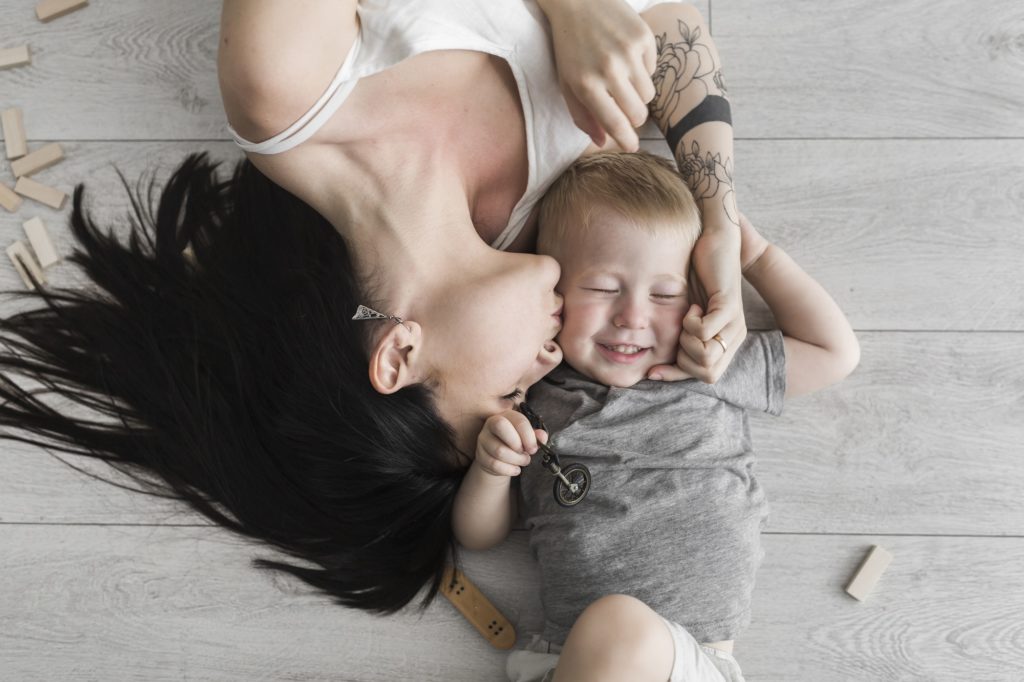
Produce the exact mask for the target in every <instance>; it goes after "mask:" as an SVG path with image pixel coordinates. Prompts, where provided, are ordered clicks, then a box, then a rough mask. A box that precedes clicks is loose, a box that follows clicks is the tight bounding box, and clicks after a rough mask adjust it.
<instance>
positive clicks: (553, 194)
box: [537, 151, 701, 258]
mask: <svg viewBox="0 0 1024 682" xmlns="http://www.w3.org/2000/svg"><path fill="white" fill-rule="evenodd" d="M595 210H612V211H616V212H617V213H619V214H621V215H622V216H623V217H624V218H625V219H626V220H627V221H629V222H631V223H633V225H634V226H636V227H637V228H639V229H642V230H648V231H654V230H664V229H665V227H670V228H671V229H678V230H679V231H680V232H681V233H683V234H685V235H686V236H687V237H688V238H689V246H690V248H692V247H693V245H694V244H695V243H696V242H697V238H698V237H700V231H701V224H700V210H699V209H698V208H697V203H696V202H695V201H694V199H693V194H691V193H690V189H689V188H688V187H687V186H686V183H685V182H683V178H682V176H680V175H679V172H678V171H677V170H676V168H675V166H674V165H673V164H672V162H671V161H669V160H667V159H663V158H661V157H660V156H655V155H654V154H650V153H648V152H644V151H639V152H632V153H626V152H598V153H597V154H591V155H590V156H584V157H582V158H580V159H579V160H578V161H576V163H574V164H573V165H571V166H569V168H568V169H566V171H565V172H564V173H562V175H561V176H560V177H559V178H558V179H557V180H555V182H554V184H552V185H551V187H550V188H549V189H548V191H547V193H546V194H545V195H544V198H543V199H542V200H541V203H540V213H539V215H538V231H537V253H542V254H546V255H551V256H554V257H555V258H558V256H559V246H560V244H562V242H563V241H564V240H565V236H566V234H567V233H568V232H569V230H570V229H577V230H586V229H587V227H588V226H589V225H590V219H591V215H592V214H593V212H594V211H595Z"/></svg>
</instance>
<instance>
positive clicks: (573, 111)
mask: <svg viewBox="0 0 1024 682" xmlns="http://www.w3.org/2000/svg"><path fill="white" fill-rule="evenodd" d="M562 94H563V95H564V96H565V103H566V105H567V106H568V107H569V114H570V115H571V116H572V122H573V123H575V124H576V127H577V128H579V129H580V130H582V131H583V132H585V133H586V134H587V135H588V136H590V139H591V140H592V141H593V142H594V144H596V145H597V146H598V147H603V146H604V143H605V141H606V140H607V137H606V136H605V132H604V128H602V127H601V124H600V123H598V121H597V119H596V118H595V117H594V115H593V114H592V113H590V109H587V107H586V105H584V104H583V103H582V102H580V100H579V98H578V97H576V93H574V92H572V91H571V90H570V89H569V88H567V87H565V86H564V85H563V87H562Z"/></svg>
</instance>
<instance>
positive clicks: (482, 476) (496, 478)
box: [469, 459, 512, 488]
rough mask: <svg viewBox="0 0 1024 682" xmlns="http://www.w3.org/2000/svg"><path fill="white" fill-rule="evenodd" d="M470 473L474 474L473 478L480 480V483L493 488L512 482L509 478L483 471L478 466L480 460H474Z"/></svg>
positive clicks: (479, 465)
mask: <svg viewBox="0 0 1024 682" xmlns="http://www.w3.org/2000/svg"><path fill="white" fill-rule="evenodd" d="M469 469H470V471H471V472H475V473H474V476H475V477H476V478H478V479H479V480H480V482H481V483H482V484H484V485H487V486H493V487H495V488H500V487H501V486H502V485H506V486H507V485H508V484H509V483H511V481H512V477H511V476H503V475H501V474H495V473H492V472H490V471H487V469H484V468H483V466H482V465H481V464H480V460H478V459H474V460H473V464H472V465H471V466H470V468H469Z"/></svg>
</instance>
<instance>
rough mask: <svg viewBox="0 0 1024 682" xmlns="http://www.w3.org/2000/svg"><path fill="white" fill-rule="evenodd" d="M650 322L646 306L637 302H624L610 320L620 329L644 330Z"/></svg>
mask: <svg viewBox="0 0 1024 682" xmlns="http://www.w3.org/2000/svg"><path fill="white" fill-rule="evenodd" d="M649 321H650V315H649V314H648V311H647V306H646V305H645V304H644V303H641V302H639V301H625V302H623V305H622V306H621V307H620V308H619V309H618V310H617V311H616V313H615V316H614V317H613V318H612V324H614V325H615V326H616V327H619V328H620V329H646V328H647V324H648V322H649Z"/></svg>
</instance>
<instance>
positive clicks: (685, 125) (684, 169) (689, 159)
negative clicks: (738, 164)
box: [650, 20, 739, 225]
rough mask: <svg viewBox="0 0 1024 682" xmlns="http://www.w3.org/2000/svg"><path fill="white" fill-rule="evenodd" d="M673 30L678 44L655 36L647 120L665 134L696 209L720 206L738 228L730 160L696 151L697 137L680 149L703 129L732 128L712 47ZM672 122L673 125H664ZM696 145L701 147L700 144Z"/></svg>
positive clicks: (689, 32)
mask: <svg viewBox="0 0 1024 682" xmlns="http://www.w3.org/2000/svg"><path fill="white" fill-rule="evenodd" d="M678 29H679V37H678V39H673V40H670V39H669V35H668V33H662V34H661V35H658V36H655V41H656V43H657V48H658V65H657V68H656V69H655V72H654V75H653V77H652V78H653V81H654V87H655V92H656V95H655V98H654V101H652V102H651V104H650V109H651V115H652V116H653V117H654V119H655V121H657V123H658V126H659V127H660V128H661V130H662V132H663V133H664V134H665V139H666V141H667V142H668V144H669V147H670V148H671V149H672V153H673V154H674V155H675V157H676V162H677V164H678V165H679V171H680V174H681V175H682V176H683V179H684V180H686V183H687V185H689V187H690V189H691V191H692V192H693V196H694V198H695V199H696V200H697V204H698V205H699V206H701V208H702V210H703V208H704V206H705V205H706V202H707V201H708V200H711V199H714V200H715V201H716V202H717V201H722V202H723V206H724V208H725V212H726V215H727V216H728V218H729V219H730V220H732V221H733V222H735V223H736V224H737V225H738V224H739V216H738V214H737V211H736V200H735V194H734V192H733V184H732V159H731V158H730V157H728V156H726V158H725V159H723V158H722V154H721V153H718V152H713V151H704V150H702V149H701V145H700V143H699V142H698V139H700V138H703V135H697V136H694V135H691V139H690V143H689V150H686V145H685V144H684V143H683V137H684V136H685V135H686V134H687V133H691V132H692V131H693V130H694V129H695V128H697V127H698V126H700V125H701V124H703V123H707V122H711V121H720V122H722V123H725V124H727V125H729V126H731V125H732V111H731V107H730V106H729V101H728V99H727V98H726V95H728V91H727V90H726V88H725V81H724V79H723V78H722V72H721V69H720V68H719V65H718V64H717V63H716V59H715V56H714V52H713V49H712V47H711V46H710V45H709V44H708V43H707V42H706V41H702V40H701V27H700V26H697V27H694V28H693V29H691V28H690V26H688V25H687V24H686V22H684V21H682V20H679V21H678ZM695 101H697V102H698V103H697V104H696V106H694V105H693V102H695ZM691 107H692V108H691ZM677 118H678V119H679V120H678V121H676V123H675V124H670V123H669V121H672V120H674V119H677ZM700 141H702V142H705V144H706V143H707V140H706V139H701V140H700Z"/></svg>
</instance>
